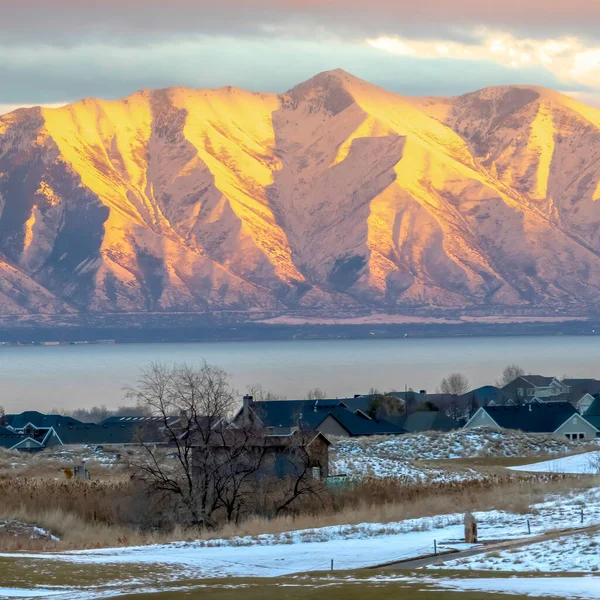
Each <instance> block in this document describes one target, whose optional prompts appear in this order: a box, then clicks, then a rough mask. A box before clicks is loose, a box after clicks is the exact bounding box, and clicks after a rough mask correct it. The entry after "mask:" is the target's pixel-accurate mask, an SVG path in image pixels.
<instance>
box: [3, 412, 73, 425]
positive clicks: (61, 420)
mask: <svg viewBox="0 0 600 600" xmlns="http://www.w3.org/2000/svg"><path fill="white" fill-rule="evenodd" d="M6 423H7V424H8V425H10V426H11V427H12V428H13V429H23V428H24V427H26V426H27V425H28V424H29V423H31V424H32V425H34V426H35V427H37V428H40V429H41V428H49V427H54V428H55V429H56V428H58V427H66V426H69V425H83V423H82V422H81V421H78V420H77V419H74V418H73V417H65V416H64V415H45V414H43V413H41V412H38V411H37V410H26V411H25V412H22V413H20V414H13V415H6Z"/></svg>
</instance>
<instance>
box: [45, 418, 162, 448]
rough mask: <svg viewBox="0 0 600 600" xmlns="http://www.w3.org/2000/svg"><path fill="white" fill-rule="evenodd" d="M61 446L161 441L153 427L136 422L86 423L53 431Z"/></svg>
mask: <svg viewBox="0 0 600 600" xmlns="http://www.w3.org/2000/svg"><path fill="white" fill-rule="evenodd" d="M55 431H56V434H57V435H58V437H59V438H60V441H61V442H62V443H63V444H68V445H84V444H86V445H87V444H92V445H99V446H101V445H102V444H135V443H137V442H139V441H141V440H144V441H148V442H149V441H152V442H160V441H163V440H162V439H161V436H160V434H159V432H158V430H157V428H155V427H150V428H148V427H146V426H145V424H142V423H138V422H128V423H98V424H95V423H88V424H81V425H75V426H73V427H64V428H62V429H60V430H55Z"/></svg>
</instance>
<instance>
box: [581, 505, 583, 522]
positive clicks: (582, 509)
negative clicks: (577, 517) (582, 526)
mask: <svg viewBox="0 0 600 600" xmlns="http://www.w3.org/2000/svg"><path fill="white" fill-rule="evenodd" d="M581 523H583V508H582V509H581Z"/></svg>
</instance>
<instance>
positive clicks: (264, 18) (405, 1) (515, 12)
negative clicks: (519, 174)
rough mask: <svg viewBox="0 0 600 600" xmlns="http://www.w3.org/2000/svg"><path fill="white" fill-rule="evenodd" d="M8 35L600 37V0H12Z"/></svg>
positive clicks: (135, 39) (66, 40)
mask: <svg viewBox="0 0 600 600" xmlns="http://www.w3.org/2000/svg"><path fill="white" fill-rule="evenodd" d="M4 4H5V6H3V8H2V20H1V21H0V34H1V36H0V37H1V38H2V39H4V40H21V41H24V40H27V41H31V42H41V43H44V42H48V41H50V42H52V43H55V44H61V45H66V46H69V45H77V44H79V43H80V42H82V41H86V40H88V41H94V40H95V41H102V40H104V41H110V40H115V39H119V40H121V41H123V40H125V41H128V42H130V43H140V42H143V41H146V42H148V43H153V42H156V41H157V40H158V38H162V37H177V36H189V35H215V36H217V37H219V36H223V35H230V36H239V35H250V36H252V35H256V36H259V37H263V36H265V35H266V34H269V35H271V36H279V35H284V36H288V35H300V36H302V37H306V36H307V35H314V32H315V29H317V31H323V32H327V33H328V34H331V35H337V36H340V37H342V38H344V39H349V38H352V37H357V36H358V37H380V36H384V35H392V34H397V35H402V36H408V37H413V38H427V37H429V36H432V37H437V36H440V35H442V34H444V35H445V36H447V37H448V36H450V37H451V38H452V39H457V40H463V41H466V40H468V39H469V37H470V33H471V30H472V29H473V28H476V27H479V26H486V27H488V28H491V29H501V30H505V31H512V32H521V33H520V35H523V32H526V34H527V35H528V36H530V37H535V38H539V37H562V36H566V35H575V36H577V37H583V38H586V39H594V38H595V39H600V31H599V28H598V26H597V24H598V23H599V22H600V1H599V0H569V1H568V2H567V1H565V0H503V1H502V2H491V1H485V0H483V1H482V0H418V1H417V0H219V1H218V2H215V0H169V2H166V1H165V0H102V1H97V0H87V1H82V0H11V1H9V2H6V3H4Z"/></svg>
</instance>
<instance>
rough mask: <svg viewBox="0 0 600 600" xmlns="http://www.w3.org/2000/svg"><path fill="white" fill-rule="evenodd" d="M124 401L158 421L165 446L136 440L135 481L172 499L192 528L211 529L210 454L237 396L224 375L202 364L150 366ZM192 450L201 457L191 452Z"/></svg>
mask: <svg viewBox="0 0 600 600" xmlns="http://www.w3.org/2000/svg"><path fill="white" fill-rule="evenodd" d="M128 396H129V397H131V398H135V399H136V400H137V403H138V405H140V406H142V407H144V408H145V409H147V410H148V411H149V412H150V414H151V415H152V416H154V417H156V419H157V421H158V422H159V423H160V428H161V432H162V438H163V445H156V444H145V443H144V440H143V439H141V440H140V442H141V443H142V445H143V447H144V449H145V454H144V459H143V460H140V461H139V463H138V464H136V465H135V467H136V476H137V478H138V479H140V480H141V481H143V482H144V483H145V484H146V485H147V487H148V489H149V491H150V492H152V493H154V494H157V495H158V496H159V497H160V498H161V499H165V498H167V497H171V498H173V499H175V500H176V501H177V504H178V505H179V509H180V512H184V513H188V514H189V518H190V521H191V522H192V523H193V524H195V525H199V526H205V527H206V526H212V525H213V519H212V514H213V512H214V511H215V510H216V508H217V507H218V505H219V499H218V494H217V487H216V485H215V477H216V476H217V472H216V471H218V467H219V465H218V461H217V460H216V459H215V454H216V453H214V452H212V451H209V449H210V448H211V446H212V444H213V441H214V442H215V443H216V440H217V439H218V436H219V431H220V427H219V425H220V423H221V422H222V421H223V420H225V419H228V418H229V417H230V416H231V414H232V413H233V410H234V407H235V403H236V394H235V392H234V390H233V388H232V387H231V384H230V381H229V377H228V375H227V374H226V373H225V372H224V371H223V370H222V369H219V368H218V367H213V366H211V365H208V364H206V363H204V364H203V365H202V366H200V367H199V368H196V369H194V368H192V367H190V366H187V365H175V366H173V367H170V366H167V365H164V364H152V365H150V367H149V368H147V369H145V370H144V371H143V372H142V376H141V378H140V380H139V382H138V386H137V388H135V389H131V390H129V393H128ZM195 446H200V447H201V448H203V449H204V452H203V453H202V452H200V453H198V452H196V453H194V447H195ZM198 454H200V456H198ZM202 454H204V456H202ZM194 459H196V460H197V461H198V462H197V465H194V462H193V461H194ZM203 459H204V463H205V464H204V465H202V464H201V463H202V461H203ZM195 466H197V472H195V471H194V469H195ZM202 467H204V468H202Z"/></svg>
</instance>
